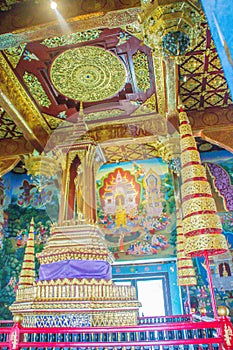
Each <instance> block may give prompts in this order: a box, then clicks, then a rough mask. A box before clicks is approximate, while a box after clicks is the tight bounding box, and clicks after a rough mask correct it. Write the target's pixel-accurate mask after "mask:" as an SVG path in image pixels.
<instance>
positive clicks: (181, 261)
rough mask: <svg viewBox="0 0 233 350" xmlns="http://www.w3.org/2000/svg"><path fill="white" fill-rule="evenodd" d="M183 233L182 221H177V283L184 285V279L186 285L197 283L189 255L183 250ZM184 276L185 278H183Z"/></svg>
mask: <svg viewBox="0 0 233 350" xmlns="http://www.w3.org/2000/svg"><path fill="white" fill-rule="evenodd" d="M184 240H185V237H184V234H183V228H182V221H181V220H178V221H177V269H178V272H177V273H178V285H179V286H182V285H184V279H185V282H186V283H187V284H186V285H187V286H188V285H195V284H197V281H196V277H195V271H194V268H193V262H192V260H191V258H190V257H187V256H186V255H185V252H184ZM187 276H189V278H188V277H187ZM184 277H185V278H184Z"/></svg>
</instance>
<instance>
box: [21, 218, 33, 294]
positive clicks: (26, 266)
mask: <svg viewBox="0 0 233 350" xmlns="http://www.w3.org/2000/svg"><path fill="white" fill-rule="evenodd" d="M34 282H35V247H34V219H33V218H32V219H31V223H30V230H29V235H28V240H27V245H26V248H25V253H24V259H23V265H22V269H21V272H20V276H19V288H20V289H21V288H26V287H30V286H33V283H34Z"/></svg>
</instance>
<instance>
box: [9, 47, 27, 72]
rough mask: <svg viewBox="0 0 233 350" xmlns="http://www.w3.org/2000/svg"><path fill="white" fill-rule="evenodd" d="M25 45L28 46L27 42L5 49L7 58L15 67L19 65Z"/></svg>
mask: <svg viewBox="0 0 233 350" xmlns="http://www.w3.org/2000/svg"><path fill="white" fill-rule="evenodd" d="M25 47H26V44H21V45H19V46H16V47H11V48H9V49H6V50H4V53H5V55H6V57H7V59H8V60H9V61H10V63H11V64H12V67H13V68H16V67H17V64H18V63H19V60H20V58H21V56H22V54H23V51H24V49H25Z"/></svg>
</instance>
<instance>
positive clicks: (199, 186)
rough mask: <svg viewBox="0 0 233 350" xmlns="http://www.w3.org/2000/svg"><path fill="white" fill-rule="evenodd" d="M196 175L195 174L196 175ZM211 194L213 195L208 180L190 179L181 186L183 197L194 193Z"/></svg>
mask: <svg viewBox="0 0 233 350" xmlns="http://www.w3.org/2000/svg"><path fill="white" fill-rule="evenodd" d="M194 177H195V176H194ZM201 193H205V194H209V195H211V193H212V192H211V188H210V184H209V183H208V182H207V181H197V180H196V181H195V182H193V181H190V182H186V183H184V184H182V186H181V195H182V198H184V197H186V196H188V195H192V194H201Z"/></svg>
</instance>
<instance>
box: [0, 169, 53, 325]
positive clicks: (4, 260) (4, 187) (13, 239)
mask: <svg viewBox="0 0 233 350" xmlns="http://www.w3.org/2000/svg"><path fill="white" fill-rule="evenodd" d="M48 212H49V213H50V214H52V215H49V216H48V214H47V213H48ZM57 213H58V196H57V191H56V187H55V186H54V185H53V183H52V182H51V183H50V182H48V187H46V188H44V189H41V188H40V185H39V183H38V181H37V179H36V178H31V177H29V176H27V175H26V174H14V173H13V172H10V173H8V174H6V175H4V176H3V177H2V178H0V266H1V269H0V319H10V318H12V315H11V313H10V311H9V310H8V307H9V305H11V304H12V303H13V302H14V300H15V293H16V290H17V287H18V279H19V273H20V270H21V266H22V262H23V256H24V250H25V245H26V243H27V239H28V234H29V226H30V221H31V218H32V217H33V218H34V221H35V252H36V253H38V252H40V251H41V250H42V249H43V246H44V244H45V242H46V241H47V239H48V237H49V231H50V225H51V222H52V221H51V218H54V219H56V217H55V216H56V215H57ZM38 268H39V265H38V261H37V260H36V270H38Z"/></svg>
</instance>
